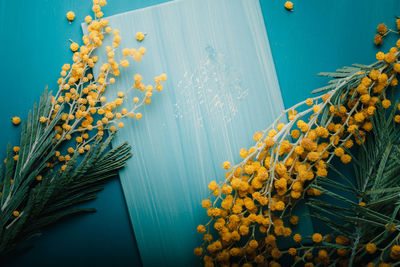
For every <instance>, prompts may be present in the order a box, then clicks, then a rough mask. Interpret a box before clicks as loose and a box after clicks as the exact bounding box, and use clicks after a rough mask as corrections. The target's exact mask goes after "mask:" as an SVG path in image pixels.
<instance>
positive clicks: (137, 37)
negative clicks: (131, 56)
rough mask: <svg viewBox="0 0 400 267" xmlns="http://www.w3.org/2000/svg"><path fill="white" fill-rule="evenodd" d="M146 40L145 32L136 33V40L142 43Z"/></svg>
mask: <svg viewBox="0 0 400 267" xmlns="http://www.w3.org/2000/svg"><path fill="white" fill-rule="evenodd" d="M143 39H144V33H143V32H137V33H136V40H138V41H139V42H141V41H142V40H143Z"/></svg>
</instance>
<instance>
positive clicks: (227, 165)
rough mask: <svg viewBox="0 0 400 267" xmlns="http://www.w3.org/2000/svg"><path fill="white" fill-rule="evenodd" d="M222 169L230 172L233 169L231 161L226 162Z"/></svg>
mask: <svg viewBox="0 0 400 267" xmlns="http://www.w3.org/2000/svg"><path fill="white" fill-rule="evenodd" d="M222 168H224V169H225V170H229V169H230V168H231V163H230V162H229V161H225V162H224V163H222Z"/></svg>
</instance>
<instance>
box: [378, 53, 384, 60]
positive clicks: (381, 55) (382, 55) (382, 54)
mask: <svg viewBox="0 0 400 267" xmlns="http://www.w3.org/2000/svg"><path fill="white" fill-rule="evenodd" d="M376 59H377V60H384V59H385V54H384V53H382V52H378V53H377V54H376Z"/></svg>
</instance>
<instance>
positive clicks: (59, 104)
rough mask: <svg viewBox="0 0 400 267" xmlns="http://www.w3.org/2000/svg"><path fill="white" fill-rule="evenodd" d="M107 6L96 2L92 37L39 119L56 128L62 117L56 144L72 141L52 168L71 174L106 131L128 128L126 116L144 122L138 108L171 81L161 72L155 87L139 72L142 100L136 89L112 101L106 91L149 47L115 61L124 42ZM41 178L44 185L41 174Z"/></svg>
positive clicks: (90, 26)
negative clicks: (75, 160)
mask: <svg viewBox="0 0 400 267" xmlns="http://www.w3.org/2000/svg"><path fill="white" fill-rule="evenodd" d="M104 5H106V1H105V0H93V7H92V10H93V12H94V18H92V17H91V16H87V17H86V18H85V21H86V22H87V23H88V32H89V34H88V35H84V36H83V38H82V41H83V44H82V45H79V44H78V43H76V42H72V44H71V46H70V49H71V50H72V51H73V52H74V53H73V56H72V61H73V63H72V64H64V65H63V66H62V70H61V72H60V76H61V77H60V78H59V79H58V84H59V90H58V91H57V93H56V94H55V95H54V96H53V97H52V107H51V110H50V113H49V114H43V115H42V116H41V117H40V119H39V121H40V123H42V124H44V125H45V126H46V127H50V126H51V125H52V124H51V122H52V121H53V119H54V118H55V117H56V116H61V120H60V122H59V123H57V124H56V125H55V126H54V131H55V133H56V135H55V142H56V146H59V145H60V144H62V143H64V142H68V141H70V142H68V144H70V147H69V148H68V149H66V150H67V151H66V153H62V152H61V151H56V152H55V157H54V158H53V159H51V160H49V162H48V163H47V164H48V165H47V166H48V167H54V166H55V165H56V164H58V163H60V164H62V166H61V170H65V169H66V167H67V165H68V162H69V161H70V160H71V158H72V156H73V154H74V153H79V154H84V153H85V152H87V151H88V150H89V149H90V147H91V143H92V142H93V141H94V140H96V139H101V138H102V137H103V135H104V134H105V132H106V131H115V130H116V129H117V127H118V128H123V127H124V123H123V122H122V121H121V120H122V119H124V118H126V117H129V118H136V119H137V120H139V119H141V118H142V114H141V113H139V112H137V110H138V109H139V108H140V107H141V106H143V105H144V104H150V102H151V97H152V94H153V90H154V88H155V89H156V90H158V91H161V90H162V88H163V86H162V84H161V83H162V82H164V81H166V79H167V76H166V74H161V75H160V76H158V77H155V78H154V81H155V86H153V85H151V84H145V83H144V82H143V80H142V76H141V75H139V74H136V75H135V76H134V77H133V79H134V81H135V83H134V85H133V86H132V89H133V88H136V89H137V91H138V92H139V93H140V94H143V97H141V99H140V98H139V97H138V96H134V97H129V93H131V90H130V91H128V93H126V94H125V93H123V92H116V93H115V95H116V97H115V99H113V100H110V101H107V99H106V97H105V96H104V93H105V91H106V90H107V88H108V87H109V86H110V85H112V84H114V83H115V82H116V79H117V78H118V76H119V75H120V69H121V68H127V67H129V66H130V65H131V64H130V61H129V58H133V59H134V60H135V61H140V60H141V59H142V57H143V55H144V54H145V53H146V49H145V48H144V47H140V48H138V49H134V48H125V49H123V50H122V55H123V59H122V60H120V61H117V60H116V59H115V55H116V53H117V51H118V47H119V44H120V42H121V39H122V38H121V36H120V34H119V31H118V30H116V29H114V30H113V29H112V28H111V27H110V25H109V21H108V20H106V19H103V18H102V17H103V16H104V14H103V12H102V11H101V7H102V6H104ZM74 17H75V14H74V13H73V12H68V13H67V18H68V20H70V21H71V20H73V19H74ZM106 35H113V43H112V47H111V46H107V47H106V48H105V53H106V54H107V57H108V61H107V62H106V63H104V64H102V66H101V67H100V73H99V74H98V75H97V77H95V76H94V75H93V73H94V72H93V68H94V66H95V64H96V63H97V62H98V57H97V56H95V55H94V51H95V50H96V49H99V48H100V47H101V46H102V44H103V39H104V38H105V36H106ZM96 52H97V51H96ZM108 90H110V89H108ZM128 100H130V101H132V102H133V103H134V104H133V105H132V106H133V108H132V109H130V110H128V109H126V108H124V107H123V103H124V102H125V101H128ZM12 122H13V123H14V124H15V125H17V124H19V123H20V118H18V117H14V118H12ZM52 127H53V126H52ZM14 152H15V153H16V155H15V157H14V159H15V160H18V150H16V149H14ZM36 180H38V181H40V180H41V176H40V177H39V176H38V177H37V179H36Z"/></svg>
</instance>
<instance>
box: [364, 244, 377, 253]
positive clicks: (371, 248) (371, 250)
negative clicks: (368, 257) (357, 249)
mask: <svg viewBox="0 0 400 267" xmlns="http://www.w3.org/2000/svg"><path fill="white" fill-rule="evenodd" d="M376 249H377V248H376V245H375V244H374V243H368V244H367V245H366V246H365V250H366V251H367V252H368V253H369V254H374V253H375V251H376Z"/></svg>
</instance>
